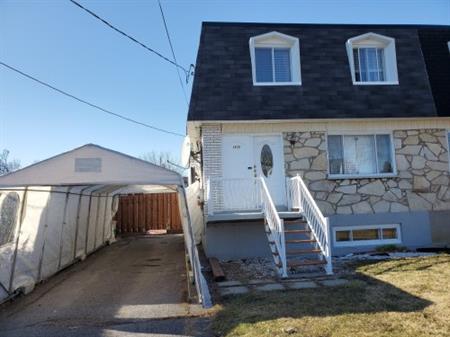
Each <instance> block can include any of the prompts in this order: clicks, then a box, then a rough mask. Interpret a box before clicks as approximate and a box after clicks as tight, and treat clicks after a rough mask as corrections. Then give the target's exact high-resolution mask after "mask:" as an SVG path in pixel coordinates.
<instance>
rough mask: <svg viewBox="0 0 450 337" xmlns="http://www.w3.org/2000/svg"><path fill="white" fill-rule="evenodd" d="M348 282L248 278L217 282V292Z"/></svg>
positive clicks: (230, 292) (244, 292) (312, 286)
mask: <svg viewBox="0 0 450 337" xmlns="http://www.w3.org/2000/svg"><path fill="white" fill-rule="evenodd" d="M346 284H348V280H346V279H340V278H334V277H331V278H325V279H303V280H296V279H287V280H280V281H274V280H250V281H248V282H245V283H242V282H240V281H225V282H218V283H217V285H218V286H219V293H220V295H222V296H233V295H241V294H246V293H248V292H255V291H256V292H258V291H278V290H299V289H308V288H318V287H338V286H343V285H346Z"/></svg>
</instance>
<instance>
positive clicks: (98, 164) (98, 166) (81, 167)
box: [75, 158, 102, 172]
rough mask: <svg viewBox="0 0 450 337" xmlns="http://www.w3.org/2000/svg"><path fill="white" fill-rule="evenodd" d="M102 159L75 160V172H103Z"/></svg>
mask: <svg viewBox="0 0 450 337" xmlns="http://www.w3.org/2000/svg"><path fill="white" fill-rule="evenodd" d="M101 171H102V159H101V158H75V172H101Z"/></svg>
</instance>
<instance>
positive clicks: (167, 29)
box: [158, 0, 189, 106]
mask: <svg viewBox="0 0 450 337" xmlns="http://www.w3.org/2000/svg"><path fill="white" fill-rule="evenodd" d="M158 5H159V10H160V11H161V17H162V20H163V23H164V29H165V30H166V36H167V40H168V41H169V46H170V50H171V51H172V57H173V61H174V62H175V63H177V64H178V61H177V57H176V56H175V50H174V48H173V44H172V39H171V38H170V34H169V28H168V27H167V22H166V17H165V16H164V11H163V8H162V5H161V1H160V0H158ZM176 69H177V75H178V79H179V81H180V86H181V90H182V91H183V95H184V100H185V101H186V104H187V105H188V106H189V100H188V98H187V94H186V89H185V87H184V85H183V81H182V80H181V75H180V69H178V67H177V68H176Z"/></svg>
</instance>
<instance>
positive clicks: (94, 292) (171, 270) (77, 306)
mask: <svg viewBox="0 0 450 337" xmlns="http://www.w3.org/2000/svg"><path fill="white" fill-rule="evenodd" d="M185 273H186V271H185V262H184V244H183V237H182V236H181V235H165V236H158V237H148V236H146V237H143V236H142V237H128V238H125V239H122V240H120V241H118V242H117V243H115V244H113V245H111V246H109V247H106V248H104V249H102V250H100V251H98V252H97V253H95V254H93V255H92V256H90V257H89V258H87V259H86V260H85V261H83V262H80V263H77V264H75V265H74V266H72V267H70V268H68V269H66V270H65V271H63V272H61V273H59V274H58V275H56V276H54V277H53V278H51V279H50V280H48V281H47V282H44V283H43V284H41V285H39V286H37V287H36V289H35V290H34V291H33V292H32V293H31V294H29V295H27V296H22V297H20V298H18V299H16V300H15V301H14V302H11V303H6V304H4V305H3V306H2V307H1V308H0V336H2V337H9V336H27V337H32V336H49V337H51V336H108V337H109V336H143V335H145V336H209V333H208V331H209V320H208V318H205V317H201V315H202V314H203V312H202V309H201V307H200V306H199V305H192V304H188V303H186V295H187V287H186V275H185Z"/></svg>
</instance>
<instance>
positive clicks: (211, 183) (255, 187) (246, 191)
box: [206, 178, 261, 215]
mask: <svg viewBox="0 0 450 337" xmlns="http://www.w3.org/2000/svg"><path fill="white" fill-rule="evenodd" d="M206 200H207V208H208V215H213V214H215V213H220V212H229V211H261V191H260V188H259V182H258V179H257V178H242V179H241V178H236V179H224V178H210V179H208V180H207V183H206Z"/></svg>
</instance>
